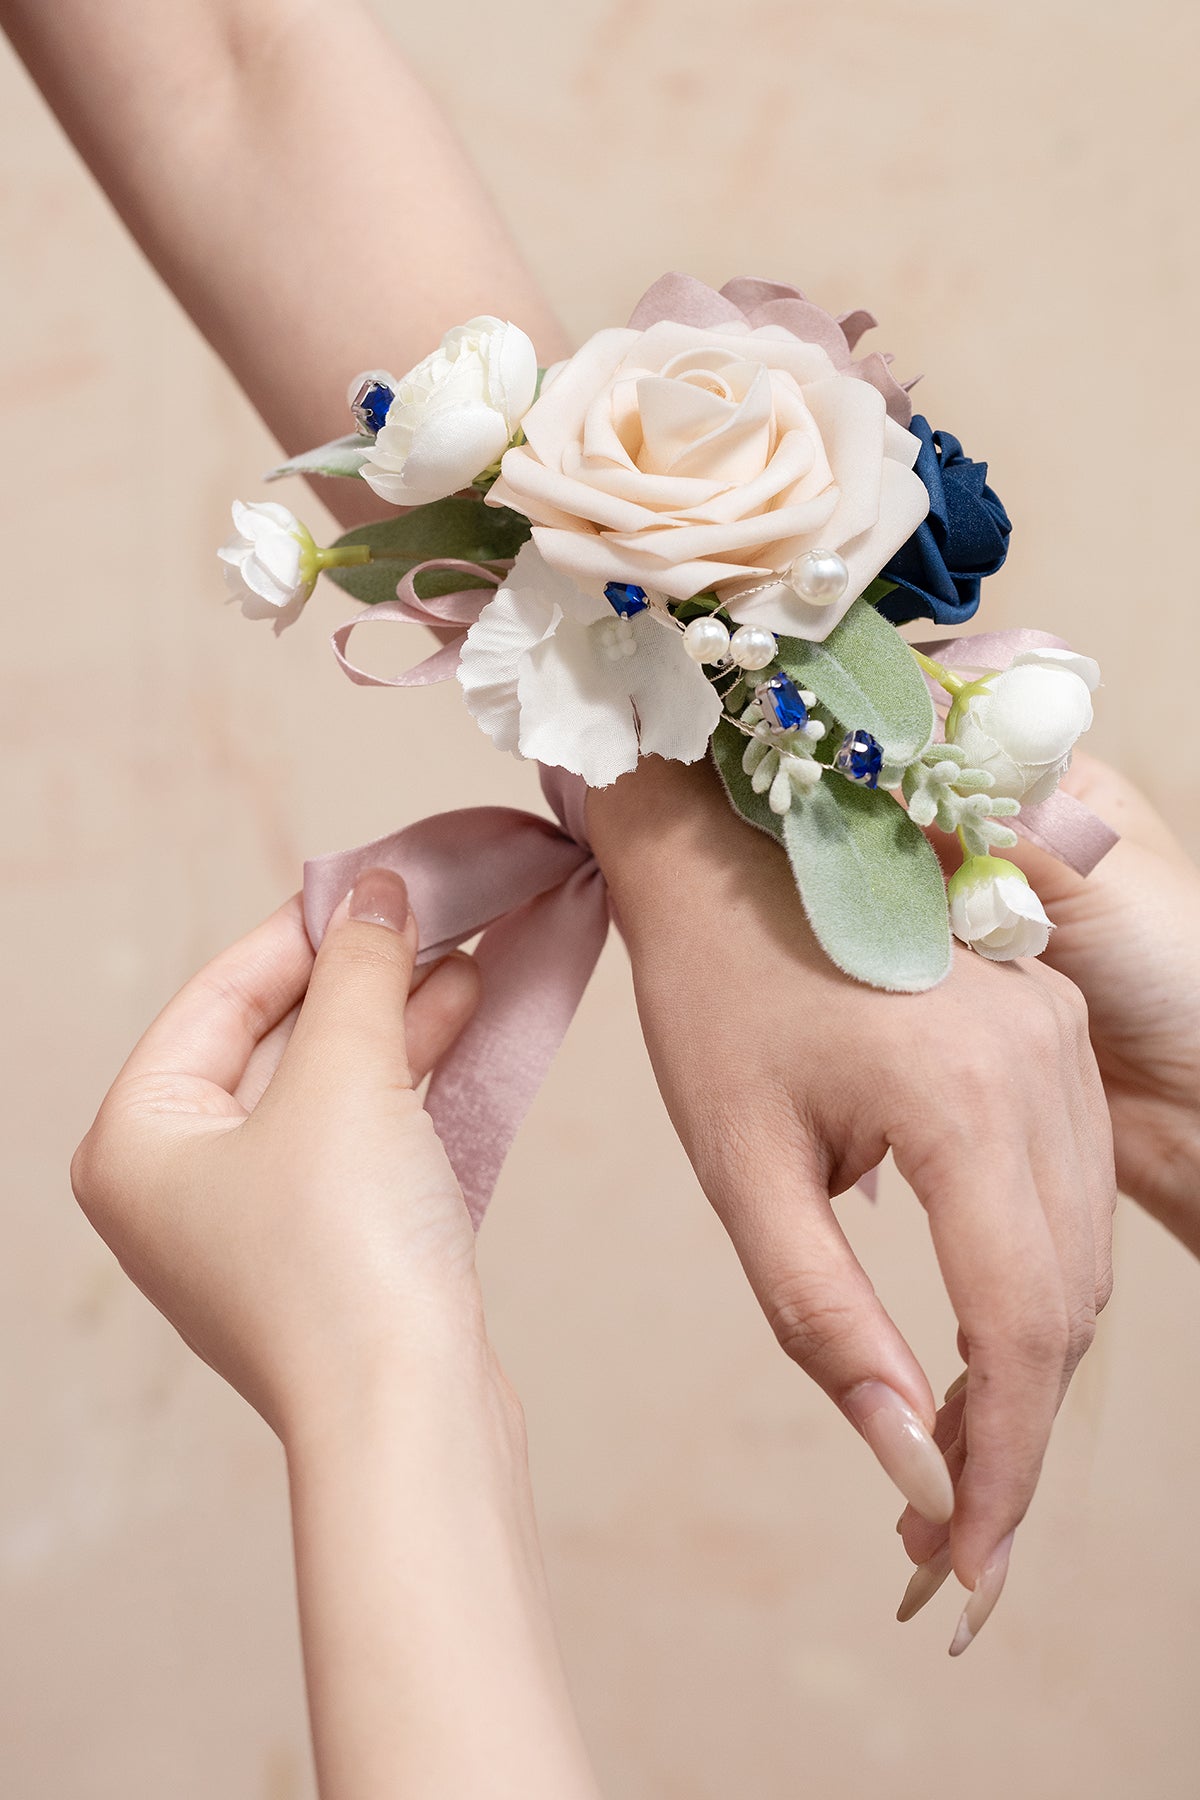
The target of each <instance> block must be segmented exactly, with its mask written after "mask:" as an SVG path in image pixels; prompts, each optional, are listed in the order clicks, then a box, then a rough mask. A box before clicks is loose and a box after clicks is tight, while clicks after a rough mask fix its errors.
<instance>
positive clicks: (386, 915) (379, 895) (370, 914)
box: [346, 869, 408, 931]
mask: <svg viewBox="0 0 1200 1800" xmlns="http://www.w3.org/2000/svg"><path fill="white" fill-rule="evenodd" d="M346 916H347V918H350V919H354V920H356V921H357V922H358V923H359V924H360V925H386V926H387V928H388V930H389V931H403V930H404V927H405V926H406V925H407V924H408V889H407V888H406V887H405V885H404V882H403V881H402V880H401V878H400V876H399V875H396V874H394V873H393V872H392V870H391V869H366V870H364V872H363V873H362V874H361V875H360V876H359V878H358V880H357V881H356V882H355V884H354V886H353V888H352V889H351V892H350V904H349V905H348V907H347V908H346Z"/></svg>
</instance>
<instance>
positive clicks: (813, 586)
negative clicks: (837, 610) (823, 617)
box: [787, 550, 850, 606]
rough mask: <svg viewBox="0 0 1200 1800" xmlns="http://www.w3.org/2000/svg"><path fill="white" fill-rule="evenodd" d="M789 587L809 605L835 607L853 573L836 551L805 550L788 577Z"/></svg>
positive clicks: (793, 565) (789, 571)
mask: <svg viewBox="0 0 1200 1800" xmlns="http://www.w3.org/2000/svg"><path fill="white" fill-rule="evenodd" d="M787 579H788V586H789V587H791V588H793V589H794V590H795V591H796V593H797V594H799V596H800V598H801V600H807V602H808V604H809V605H810V606H832V605H833V603H834V601H835V600H840V599H841V597H842V595H843V594H844V593H845V591H846V589H847V587H848V586H849V584H850V571H849V569H848V568H847V567H846V565H845V563H844V562H843V561H842V559H841V557H840V556H839V555H838V553H837V551H836V550H806V551H805V553H804V555H803V556H798V557H797V558H796V560H795V562H794V563H793V564H792V566H791V568H790V569H789V570H788V574H787Z"/></svg>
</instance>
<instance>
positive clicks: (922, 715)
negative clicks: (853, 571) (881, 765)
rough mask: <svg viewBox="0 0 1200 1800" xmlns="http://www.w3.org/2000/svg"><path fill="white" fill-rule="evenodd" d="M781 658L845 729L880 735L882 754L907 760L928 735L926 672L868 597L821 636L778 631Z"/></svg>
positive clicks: (929, 705)
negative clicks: (816, 640) (819, 639)
mask: <svg viewBox="0 0 1200 1800" xmlns="http://www.w3.org/2000/svg"><path fill="white" fill-rule="evenodd" d="M779 661H780V663H781V664H782V666H783V668H785V669H786V670H787V672H788V674H789V675H790V676H791V677H792V679H793V681H795V682H796V684H797V686H798V687H802V688H810V689H811V690H812V692H813V693H814V694H815V695H816V696H817V698H818V700H822V701H824V703H825V705H826V706H827V707H828V708H829V710H830V712H831V713H833V715H834V717H835V718H837V719H838V720H840V721H841V723H842V725H844V726H845V728H846V730H847V731H857V730H862V731H869V732H870V733H871V735H872V737H875V738H878V739H879V742H880V743H881V744H882V745H883V754H884V759H885V761H887V762H889V763H908V762H912V761H913V759H914V758H915V757H918V756H920V754H921V752H922V750H924V749H925V748H926V746H927V745H928V744H929V743H930V741H931V740H932V738H933V730H934V713H933V701H932V699H931V698H930V694H929V689H928V688H927V687H926V685H925V677H924V676H923V675H922V674H921V671H920V669H919V668H918V667H917V664H916V662H915V660H914V659H913V655H912V652H911V651H910V650H909V648H908V645H907V644H906V643H905V641H904V639H903V638H902V637H901V636H900V633H899V632H898V631H897V630H896V627H895V626H894V625H891V624H889V623H888V621H887V620H886V619H885V618H883V617H882V615H881V614H879V613H877V612H876V611H875V608H874V607H873V606H872V605H870V603H869V602H868V601H867V600H866V599H865V598H863V599H860V600H856V601H855V602H854V605H853V606H852V607H851V608H850V610H849V612H848V613H847V614H846V616H845V618H843V619H842V620H841V621H840V623H839V624H837V625H835V626H834V628H833V630H832V631H831V632H830V633H829V636H828V637H827V638H826V639H825V641H824V642H823V643H820V644H810V643H807V642H806V641H804V640H803V639H801V638H788V637H784V638H780V640H779Z"/></svg>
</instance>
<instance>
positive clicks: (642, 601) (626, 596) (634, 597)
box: [604, 581, 650, 619]
mask: <svg viewBox="0 0 1200 1800" xmlns="http://www.w3.org/2000/svg"><path fill="white" fill-rule="evenodd" d="M604 598H605V599H606V600H607V601H608V604H609V605H610V606H611V607H612V609H613V611H614V612H615V613H619V614H620V616H621V618H623V619H632V618H633V616H634V614H635V613H640V612H645V610H646V608H647V606H649V604H650V602H649V601H648V600H647V598H646V590H645V588H640V587H637V586H635V584H634V583H633V582H632V581H610V582H608V583H607V585H606V586H605V589H604Z"/></svg>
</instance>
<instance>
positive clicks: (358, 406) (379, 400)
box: [350, 381, 396, 437]
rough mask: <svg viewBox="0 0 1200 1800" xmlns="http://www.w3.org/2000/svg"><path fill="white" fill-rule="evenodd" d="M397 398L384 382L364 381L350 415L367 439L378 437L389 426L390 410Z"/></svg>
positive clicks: (351, 404)
mask: <svg viewBox="0 0 1200 1800" xmlns="http://www.w3.org/2000/svg"><path fill="white" fill-rule="evenodd" d="M395 398H396V396H395V394H394V393H393V392H392V390H391V388H390V387H388V385H387V383H386V382H383V381H364V382H363V384H362V386H361V387H360V388H359V390H358V392H357V393H356V394H355V396H354V398H353V400H352V401H351V402H350V413H351V416H352V418H353V420H354V423H355V424H356V425H357V426H358V429H359V430H360V431H361V432H364V433H365V434H366V436H367V437H376V436H378V434H379V433H380V432H381V431H382V430H383V428H384V426H385V425H386V424H387V416H388V408H389V407H390V406H391V404H392V401H393V400H394V399H395Z"/></svg>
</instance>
